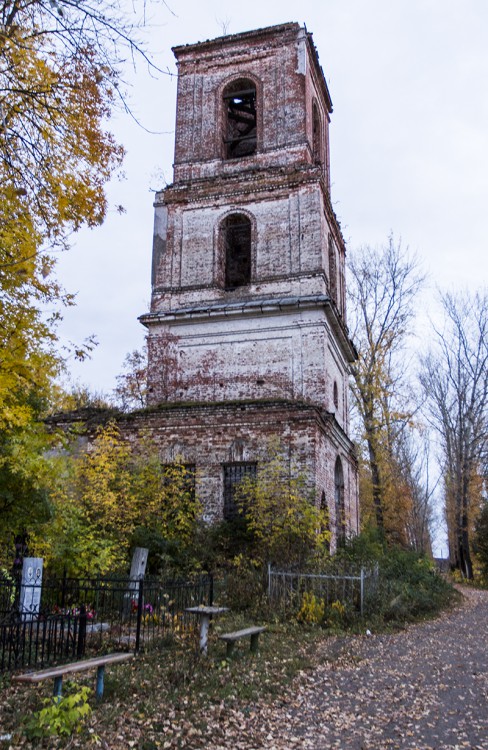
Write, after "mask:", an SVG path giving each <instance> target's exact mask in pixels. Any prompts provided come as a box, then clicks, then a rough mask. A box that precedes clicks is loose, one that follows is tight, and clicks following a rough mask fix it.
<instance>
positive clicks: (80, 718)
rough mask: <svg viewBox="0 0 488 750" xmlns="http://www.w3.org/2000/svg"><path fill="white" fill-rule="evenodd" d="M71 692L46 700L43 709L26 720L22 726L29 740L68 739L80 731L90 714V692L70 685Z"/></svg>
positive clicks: (88, 689)
mask: <svg viewBox="0 0 488 750" xmlns="http://www.w3.org/2000/svg"><path fill="white" fill-rule="evenodd" d="M67 685H69V683H67ZM68 689H69V687H68ZM71 691H72V692H71V693H70V694H69V695H66V696H64V697H63V698H56V697H51V698H46V699H45V700H44V701H43V704H44V708H42V709H41V710H40V711H37V713H35V714H34V715H33V716H32V717H30V718H29V719H27V721H26V722H25V725H24V726H25V733H26V735H27V737H28V738H29V739H36V738H43V737H61V736H64V737H69V736H70V735H72V734H73V733H74V732H80V731H81V729H82V726H83V724H84V723H85V721H86V720H87V719H88V717H89V716H90V714H91V707H90V705H89V703H88V697H89V695H90V693H91V692H92V691H91V690H90V688H88V687H86V686H84V687H79V688H78V689H77V686H76V685H74V683H72V684H71Z"/></svg>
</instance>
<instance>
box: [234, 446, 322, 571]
mask: <svg viewBox="0 0 488 750" xmlns="http://www.w3.org/2000/svg"><path fill="white" fill-rule="evenodd" d="M236 499H237V504H238V507H239V508H240V513H241V514H242V516H243V517H244V519H245V522H246V524H247V528H248V530H249V532H250V534H251V536H252V540H253V544H252V549H251V550H250V555H251V556H252V557H253V558H254V559H255V560H257V561H259V562H261V563H268V562H271V563H274V564H276V565H289V564H291V563H301V564H303V563H304V562H306V561H307V559H308V558H309V557H311V556H313V554H314V553H316V552H318V551H324V550H326V549H328V546H327V545H328V543H329V542H330V536H331V534H330V531H329V526H328V514H327V512H326V510H325V509H319V508H317V507H316V505H315V502H314V500H315V498H314V491H313V489H311V488H310V486H309V485H308V484H307V477H306V476H305V474H304V473H303V472H301V471H299V469H298V467H296V466H293V465H290V461H289V460H288V459H287V457H286V455H284V452H283V450H282V449H280V446H279V445H275V444H271V445H270V446H269V447H268V450H267V454H266V455H265V456H264V460H263V461H262V462H261V463H260V465H259V466H258V472H257V474H256V476H245V477H244V478H243V479H242V480H241V482H240V483H239V485H238V486H237V488H236Z"/></svg>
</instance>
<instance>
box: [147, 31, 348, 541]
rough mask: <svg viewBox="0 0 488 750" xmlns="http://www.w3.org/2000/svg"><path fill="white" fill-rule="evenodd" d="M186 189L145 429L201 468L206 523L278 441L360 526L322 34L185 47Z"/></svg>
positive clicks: (169, 203) (179, 127) (167, 267)
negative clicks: (319, 44) (316, 39)
mask: <svg viewBox="0 0 488 750" xmlns="http://www.w3.org/2000/svg"><path fill="white" fill-rule="evenodd" d="M173 51H174V54H175V56H176V59H177V61H178V99H177V115H176V145H175V163H174V182H173V184H172V185H170V186H169V187H167V188H166V189H165V190H163V191H162V192H160V193H158V194H157V196H156V202H155V224H154V227H155V228H154V246H153V265H152V300H151V310H150V312H149V313H147V314H145V315H143V316H141V321H142V323H143V324H144V325H145V326H146V327H147V330H148V346H149V372H148V386H149V407H150V409H149V410H148V412H146V413H145V414H144V415H141V416H140V417H139V418H135V419H134V422H133V426H134V427H135V428H136V431H137V430H138V429H142V428H143V427H144V428H145V429H149V430H150V432H151V433H152V435H153V436H154V437H155V439H156V440H157V442H158V443H159V445H160V446H161V453H162V460H163V461H166V462H171V461H173V460H174V459H175V457H176V456H181V457H182V459H183V461H184V462H185V463H186V464H188V466H189V467H192V468H193V467H194V468H195V469H196V474H195V476H196V484H197V486H196V491H197V493H198V496H199V497H200V498H201V499H202V501H203V502H204V505H205V513H206V517H207V518H208V520H217V519H221V518H223V517H227V518H230V517H231V516H232V514H233V513H234V512H235V507H234V505H233V491H234V488H235V486H236V483H238V481H239V480H240V478H241V477H242V476H244V475H246V474H254V473H256V471H257V472H259V466H260V465H262V462H263V461H265V460H266V453H267V450H268V447H269V444H270V440H272V439H273V438H274V439H275V440H278V441H279V443H280V445H281V447H282V449H283V451H284V455H285V456H286V460H287V461H289V462H290V466H292V465H295V466H296V467H298V468H299V469H301V470H303V471H304V472H306V475H307V477H308V480H309V482H310V486H311V488H313V489H314V491H315V497H316V502H317V504H322V506H324V507H325V506H327V507H328V508H329V511H330V519H331V527H332V529H333V531H334V535H333V546H334V545H335V543H336V541H337V540H338V539H340V538H341V537H343V536H344V535H345V534H346V533H354V532H356V531H357V529H358V505H357V467H356V460H355V457H354V452H353V447H352V444H351V441H350V440H349V437H348V384H347V381H348V374H349V363H350V362H352V361H353V360H354V359H355V356H356V352H355V350H354V347H353V345H352V343H351V341H350V340H349V338H348V333H347V328H346V309H345V279H344V260H345V246H344V241H343V238H342V235H341V231H340V227H339V224H338V222H337V220H336V217H335V214H334V211H333V210H332V206H331V201H330V170H329V115H330V113H331V111H332V104H331V100H330V96H329V92H328V89H327V85H326V82H325V79H324V75H323V73H322V69H321V67H320V65H319V61H318V56H317V52H316V50H315V47H314V44H313V41H312V37H311V34H309V33H308V32H307V30H306V29H305V28H303V27H300V26H299V25H298V24H295V23H289V24H284V25H280V26H274V27H271V28H266V29H260V30H258V31H252V32H246V33H242V34H235V35H231V36H224V37H221V38H219V39H214V40H211V41H206V42H202V43H199V44H191V45H187V46H182V47H176V48H175V49H174V50H173Z"/></svg>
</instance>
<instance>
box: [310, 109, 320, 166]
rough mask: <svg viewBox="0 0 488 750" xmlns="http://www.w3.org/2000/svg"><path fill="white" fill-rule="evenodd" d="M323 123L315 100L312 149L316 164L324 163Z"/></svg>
mask: <svg viewBox="0 0 488 750" xmlns="http://www.w3.org/2000/svg"><path fill="white" fill-rule="evenodd" d="M321 145H322V123H321V121H320V113H319V108H318V107H317V104H316V103H315V102H314V103H313V105H312V149H313V160H314V162H315V164H321V163H322V149H321Z"/></svg>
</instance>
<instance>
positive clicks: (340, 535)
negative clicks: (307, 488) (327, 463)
mask: <svg viewBox="0 0 488 750" xmlns="http://www.w3.org/2000/svg"><path fill="white" fill-rule="evenodd" d="M334 488H335V508H336V539H337V546H338V547H340V546H342V545H343V544H344V542H345V541H346V508H345V504H344V472H343V471H342V461H341V459H340V458H339V456H338V457H337V459H336V462H335V468H334Z"/></svg>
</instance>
